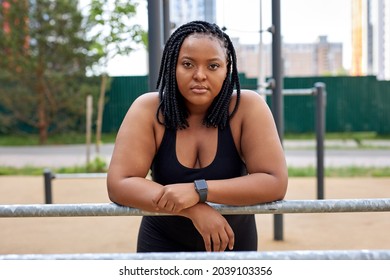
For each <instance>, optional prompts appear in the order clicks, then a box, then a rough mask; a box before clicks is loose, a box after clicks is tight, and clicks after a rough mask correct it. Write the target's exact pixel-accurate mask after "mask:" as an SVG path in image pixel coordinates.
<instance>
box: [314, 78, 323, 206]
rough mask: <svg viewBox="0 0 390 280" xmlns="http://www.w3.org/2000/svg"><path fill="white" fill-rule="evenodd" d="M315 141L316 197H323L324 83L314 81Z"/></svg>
mask: <svg viewBox="0 0 390 280" xmlns="http://www.w3.org/2000/svg"><path fill="white" fill-rule="evenodd" d="M315 88H316V142H317V199H324V138H325V111H326V110H325V109H326V90H325V84H324V83H316V84H315Z"/></svg>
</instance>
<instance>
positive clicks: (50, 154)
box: [0, 141, 390, 168]
mask: <svg viewBox="0 0 390 280" xmlns="http://www.w3.org/2000/svg"><path fill="white" fill-rule="evenodd" d="M364 145H365V146H372V147H374V148H371V149H358V148H357V147H356V143H355V142H352V141H350V142H348V141H327V143H326V148H325V166H334V167H340V166H365V167H370V166H371V167H390V141H380V142H378V141H377V142H367V143H364ZM284 147H285V154H286V160H287V164H288V165H289V166H291V167H307V166H316V150H315V142H314V141H284ZM113 148H114V144H105V145H102V147H101V152H100V155H101V156H102V157H104V158H105V159H106V160H107V162H109V161H110V159H111V154H112V151H113ZM90 151H91V158H92V159H93V158H95V157H96V155H97V154H96V153H95V147H94V146H91V148H90ZM86 154H87V149H86V146H85V145H58V146H33V147H0V166H14V167H22V166H27V165H31V166H42V167H48V168H55V167H66V166H75V165H84V164H85V163H86Z"/></svg>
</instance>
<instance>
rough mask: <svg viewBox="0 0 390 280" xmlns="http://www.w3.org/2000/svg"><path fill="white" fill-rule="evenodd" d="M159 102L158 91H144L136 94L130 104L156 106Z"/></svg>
mask: <svg viewBox="0 0 390 280" xmlns="http://www.w3.org/2000/svg"><path fill="white" fill-rule="evenodd" d="M158 104H159V95H158V92H146V93H143V94H141V95H140V96H138V97H137V98H136V99H135V100H134V102H133V104H132V106H146V105H148V106H153V105H154V106H155V105H157V106H158Z"/></svg>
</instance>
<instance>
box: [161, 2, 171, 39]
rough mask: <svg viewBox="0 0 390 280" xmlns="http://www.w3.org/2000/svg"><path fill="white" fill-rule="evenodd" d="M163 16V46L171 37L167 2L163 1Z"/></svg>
mask: <svg viewBox="0 0 390 280" xmlns="http://www.w3.org/2000/svg"><path fill="white" fill-rule="evenodd" d="M163 16H164V40H163V43H164V44H165V43H166V42H167V40H168V38H169V36H171V19H170V13H169V0H163Z"/></svg>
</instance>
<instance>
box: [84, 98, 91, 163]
mask: <svg viewBox="0 0 390 280" xmlns="http://www.w3.org/2000/svg"><path fill="white" fill-rule="evenodd" d="M92 108H93V105H92V95H88V96H87V105H86V126H87V127H86V132H85V133H86V137H85V138H86V140H85V142H86V145H87V166H88V165H89V163H90V161H91V133H92V113H93V109H92Z"/></svg>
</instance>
